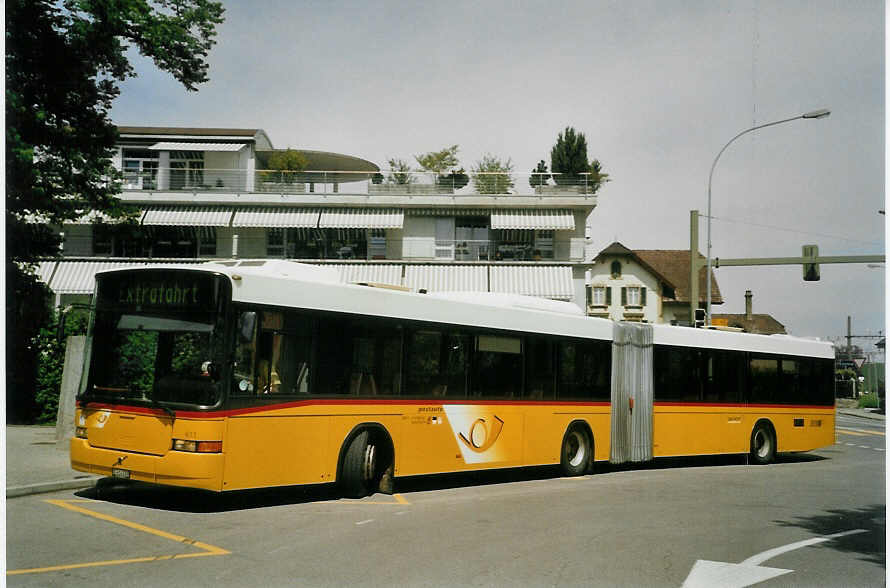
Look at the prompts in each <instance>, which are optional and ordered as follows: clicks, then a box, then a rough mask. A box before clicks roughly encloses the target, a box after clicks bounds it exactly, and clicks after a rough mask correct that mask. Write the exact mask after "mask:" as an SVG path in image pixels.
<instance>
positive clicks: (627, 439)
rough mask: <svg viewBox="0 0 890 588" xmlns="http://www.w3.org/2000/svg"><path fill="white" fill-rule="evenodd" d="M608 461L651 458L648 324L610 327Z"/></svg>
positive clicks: (650, 345) (626, 324)
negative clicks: (610, 420)
mask: <svg viewBox="0 0 890 588" xmlns="http://www.w3.org/2000/svg"><path fill="white" fill-rule="evenodd" d="M612 334H613V337H612V411H611V412H612V427H611V431H612V434H611V451H610V455H609V461H610V462H611V463H624V462H626V461H635V462H637V461H648V460H650V459H652V396H653V393H652V390H653V386H652V380H653V378H652V338H653V337H652V325H646V324H640V323H624V322H615V324H614V326H613V327H612Z"/></svg>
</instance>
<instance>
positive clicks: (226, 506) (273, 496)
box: [75, 478, 339, 513]
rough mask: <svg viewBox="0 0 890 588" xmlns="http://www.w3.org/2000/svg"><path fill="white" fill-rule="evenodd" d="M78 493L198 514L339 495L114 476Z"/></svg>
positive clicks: (323, 488) (330, 490)
mask: <svg viewBox="0 0 890 588" xmlns="http://www.w3.org/2000/svg"><path fill="white" fill-rule="evenodd" d="M75 495H76V496H78V497H80V498H86V499H91V500H102V501H105V502H113V503H116V504H126V505H129V506H141V507H145V508H154V509H157V510H169V511H175V512H194V513H212V512H226V511H232V510H248V509H252V508H265V507H269V506H281V505H285V504H302V503H306V502H320V501H323V500H332V499H336V498H338V497H339V496H338V494H337V491H336V487H335V486H334V485H333V484H324V485H315V486H294V487H286V488H265V489H261V490H238V491H233V492H225V493H216V492H209V491H206V490H195V489H193V488H176V487H172V486H157V485H154V484H145V483H141V482H121V481H119V480H115V479H113V478H103V479H101V480H99V481H98V482H97V483H96V486H95V487H93V488H88V489H86V490H81V491H79V492H76V493H75Z"/></svg>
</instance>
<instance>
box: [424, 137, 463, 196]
mask: <svg viewBox="0 0 890 588" xmlns="http://www.w3.org/2000/svg"><path fill="white" fill-rule="evenodd" d="M457 152H458V146H457V145H452V146H451V147H445V148H444V149H442V150H440V151H430V152H429V153H422V154H420V155H415V156H414V159H416V160H417V163H418V164H419V165H420V167H421V169H422V170H423V171H427V172H432V173H435V174H436V183H437V184H438V185H439V186H443V187H447V188H452V189H454V190H458V189H460V188H463V187H464V186H466V185H467V183H468V182H469V181H470V178H469V177H468V176H467V172H466V171H464V168H460V169H457V166H458V165H459V164H460V161H459V160H458V158H457Z"/></svg>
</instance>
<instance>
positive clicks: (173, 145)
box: [149, 141, 247, 151]
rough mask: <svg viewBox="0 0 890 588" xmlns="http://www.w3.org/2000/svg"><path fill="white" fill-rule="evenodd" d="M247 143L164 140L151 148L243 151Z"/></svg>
mask: <svg viewBox="0 0 890 588" xmlns="http://www.w3.org/2000/svg"><path fill="white" fill-rule="evenodd" d="M246 146H247V143H185V142H178V141H162V142H160V143H155V144H154V145H152V146H151V147H149V149H151V150H152V151H241V150H242V149H243V148H244V147H246Z"/></svg>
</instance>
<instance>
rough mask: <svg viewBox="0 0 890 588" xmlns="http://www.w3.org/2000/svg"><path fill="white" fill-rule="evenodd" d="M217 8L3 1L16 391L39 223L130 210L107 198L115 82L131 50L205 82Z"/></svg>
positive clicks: (49, 237)
mask: <svg viewBox="0 0 890 588" xmlns="http://www.w3.org/2000/svg"><path fill="white" fill-rule="evenodd" d="M222 15H223V8H222V5H221V3H219V2H215V1H213V0H115V1H113V2H105V1H99V0H60V1H52V0H8V1H7V2H6V217H5V220H6V256H7V257H6V276H7V280H8V288H7V297H8V303H7V344H6V348H7V365H11V366H13V368H12V369H10V370H8V371H7V386H11V387H12V388H13V390H15V389H16V388H18V389H19V390H20V391H21V389H23V388H24V389H28V390H32V389H33V377H34V375H33V371H30V373H24V374H23V373H22V371H21V370H22V369H25V368H26V367H27V365H29V364H27V362H25V363H24V364H22V363H18V362H15V357H14V356H13V354H12V353H11V352H10V350H14V349H22V348H28V347H29V346H30V343H29V341H31V340H32V339H33V333H30V334H29V333H27V332H25V331H26V329H21V328H19V327H21V326H23V325H27V322H26V321H25V317H24V314H23V312H25V311H26V310H27V309H26V307H27V306H28V303H29V302H30V303H31V304H33V303H34V299H33V298H31V296H32V295H33V290H34V280H33V278H31V275H32V274H31V272H32V271H33V267H34V263H35V261H36V260H37V259H39V258H41V257H51V256H55V255H57V254H58V251H59V236H58V234H57V233H56V232H54V231H52V230H51V229H50V228H49V226H47V225H48V224H49V223H51V224H54V225H60V224H62V223H63V222H64V221H66V220H72V219H75V218H77V217H78V216H80V215H82V214H83V213H84V212H88V211H101V212H104V213H106V214H108V215H109V216H112V217H120V216H126V215H127V214H128V212H129V211H128V210H127V209H126V207H124V206H123V205H122V204H121V203H120V200H119V199H117V198H116V195H117V194H118V193H119V191H120V182H119V179H120V174H119V172H117V171H116V170H115V169H114V168H113V167H112V165H111V156H112V153H113V149H114V146H115V142H116V140H117V130H116V128H115V126H114V125H113V124H112V122H111V120H110V119H109V111H110V109H111V104H112V101H113V100H114V98H116V97H117V96H118V94H119V93H120V89H119V84H120V83H121V82H123V81H124V80H126V79H127V78H130V77H133V76H134V75H135V70H134V69H133V67H132V65H131V64H130V61H129V58H128V51H129V50H130V49H135V50H136V51H138V52H139V53H141V54H142V55H144V56H146V57H148V58H149V59H151V60H153V62H154V64H155V65H156V66H157V67H158V68H159V69H161V70H162V71H166V72H168V73H170V74H171V75H172V76H173V77H174V78H175V79H176V80H178V81H179V82H180V83H181V84H182V85H183V86H184V87H185V88H186V89H187V90H195V89H196V87H197V85H198V84H200V83H202V82H205V81H206V80H207V79H208V78H207V72H208V65H207V61H206V58H207V54H208V52H209V50H210V48H211V47H212V46H213V44H214V42H215V41H214V37H215V35H216V26H217V25H219V24H220V23H221V22H222V21H223V18H222ZM35 219H40V220H41V221H45V222H43V224H38V223H37V222H34V221H35ZM31 365H33V362H32V364H31ZM16 366H18V367H16ZM27 369H29V370H30V368H27Z"/></svg>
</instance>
